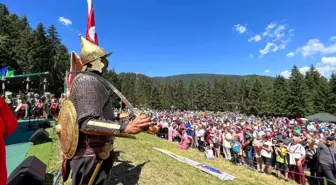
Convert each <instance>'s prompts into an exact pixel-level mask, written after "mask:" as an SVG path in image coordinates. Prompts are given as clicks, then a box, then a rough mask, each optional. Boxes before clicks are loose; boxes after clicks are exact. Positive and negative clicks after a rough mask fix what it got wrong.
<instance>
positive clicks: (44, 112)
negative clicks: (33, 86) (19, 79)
mask: <svg viewBox="0 0 336 185" xmlns="http://www.w3.org/2000/svg"><path fill="white" fill-rule="evenodd" d="M3 98H4V99H5V102H6V103H7V104H8V106H9V107H10V108H11V109H12V110H13V112H14V114H15V115H16V117H17V118H18V119H24V118H40V117H45V118H46V119H48V118H49V117H50V116H53V117H56V116H57V113H58V111H59V108H60V102H61V101H63V100H64V99H65V95H64V94H62V95H61V98H59V99H58V98H57V97H56V96H55V95H54V94H51V93H49V92H46V93H44V94H42V95H41V94H40V93H33V92H28V93H23V92H21V91H20V92H18V93H17V94H16V95H15V97H14V96H13V93H12V92H9V91H7V92H6V93H5V96H4V97H3Z"/></svg>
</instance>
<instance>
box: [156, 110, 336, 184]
mask: <svg viewBox="0 0 336 185" xmlns="http://www.w3.org/2000/svg"><path fill="white" fill-rule="evenodd" d="M153 120H155V122H156V124H157V125H158V126H159V127H160V132H159V133H158V136H159V137H161V138H165V139H168V140H169V141H171V142H178V146H179V147H180V148H181V149H188V148H190V147H193V148H197V149H198V150H200V151H201V152H205V154H206V156H207V157H208V158H223V159H224V160H227V161H232V162H233V163H235V164H237V165H242V166H245V167H246V168H250V169H254V170H258V171H259V172H260V173H265V174H271V173H272V172H275V175H276V176H277V177H278V178H279V179H281V178H284V180H285V181H288V179H289V178H290V179H293V180H295V181H296V182H297V183H299V184H305V183H306V180H308V181H309V182H310V183H311V184H323V177H325V178H326V179H327V182H328V184H336V183H335V182H336V179H335V175H336V166H335V165H336V164H335V159H336V148H335V144H336V143H335V128H336V125H335V123H321V122H309V121H307V120H305V119H301V118H297V119H293V120H290V119H288V118H286V117H266V116H264V117H255V116H249V117H247V116H244V115H241V114H236V113H211V112H210V113H209V112H208V113H205V112H191V111H172V110H169V111H158V112H155V111H153ZM305 171H310V174H309V175H306V173H305Z"/></svg>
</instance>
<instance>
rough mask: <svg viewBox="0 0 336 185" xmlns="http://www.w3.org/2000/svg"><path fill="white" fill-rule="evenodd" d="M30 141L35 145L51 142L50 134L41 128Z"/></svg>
mask: <svg viewBox="0 0 336 185" xmlns="http://www.w3.org/2000/svg"><path fill="white" fill-rule="evenodd" d="M29 141H30V142H32V143H33V145H36V144H41V143H44V142H46V141H49V133H48V132H47V131H45V130H44V129H43V128H40V129H38V130H37V131H36V132H35V133H34V134H33V135H32V136H31V137H30V139H29Z"/></svg>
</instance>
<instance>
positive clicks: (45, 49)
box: [0, 3, 70, 92]
mask: <svg viewBox="0 0 336 185" xmlns="http://www.w3.org/2000/svg"><path fill="white" fill-rule="evenodd" d="M69 60H70V55H69V52H68V49H67V47H66V46H65V45H63V44H62V43H61V39H60V37H59V35H58V33H57V31H56V28H55V26H54V25H50V26H49V27H48V28H45V26H44V25H43V24H42V23H39V24H38V25H37V26H36V28H35V29H33V28H31V27H30V25H29V21H28V18H27V17H26V16H22V17H19V16H17V15H16V14H11V13H10V12H9V10H8V8H7V7H6V5H4V4H1V3H0V64H1V65H0V68H2V67H5V66H8V67H9V69H10V70H15V74H23V73H26V74H28V73H37V72H47V71H48V72H50V73H51V75H52V76H53V80H54V85H53V86H51V87H50V88H49V89H50V90H51V91H54V92H55V91H57V92H61V91H62V88H63V84H64V77H65V72H66V70H67V69H68V68H69Z"/></svg>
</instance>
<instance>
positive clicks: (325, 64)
mask: <svg viewBox="0 0 336 185" xmlns="http://www.w3.org/2000/svg"><path fill="white" fill-rule="evenodd" d="M315 68H316V70H317V71H318V72H319V73H320V74H321V75H323V76H324V77H326V78H330V75H331V73H333V72H336V57H335V56H334V57H322V58H321V62H319V63H317V64H316V65H315ZM309 70H310V66H303V67H300V68H299V71H300V73H301V74H303V75H305V74H306V72H307V71H309ZM280 75H281V76H283V77H285V78H289V77H290V75H291V72H290V71H288V70H285V71H283V72H281V73H280Z"/></svg>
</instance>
